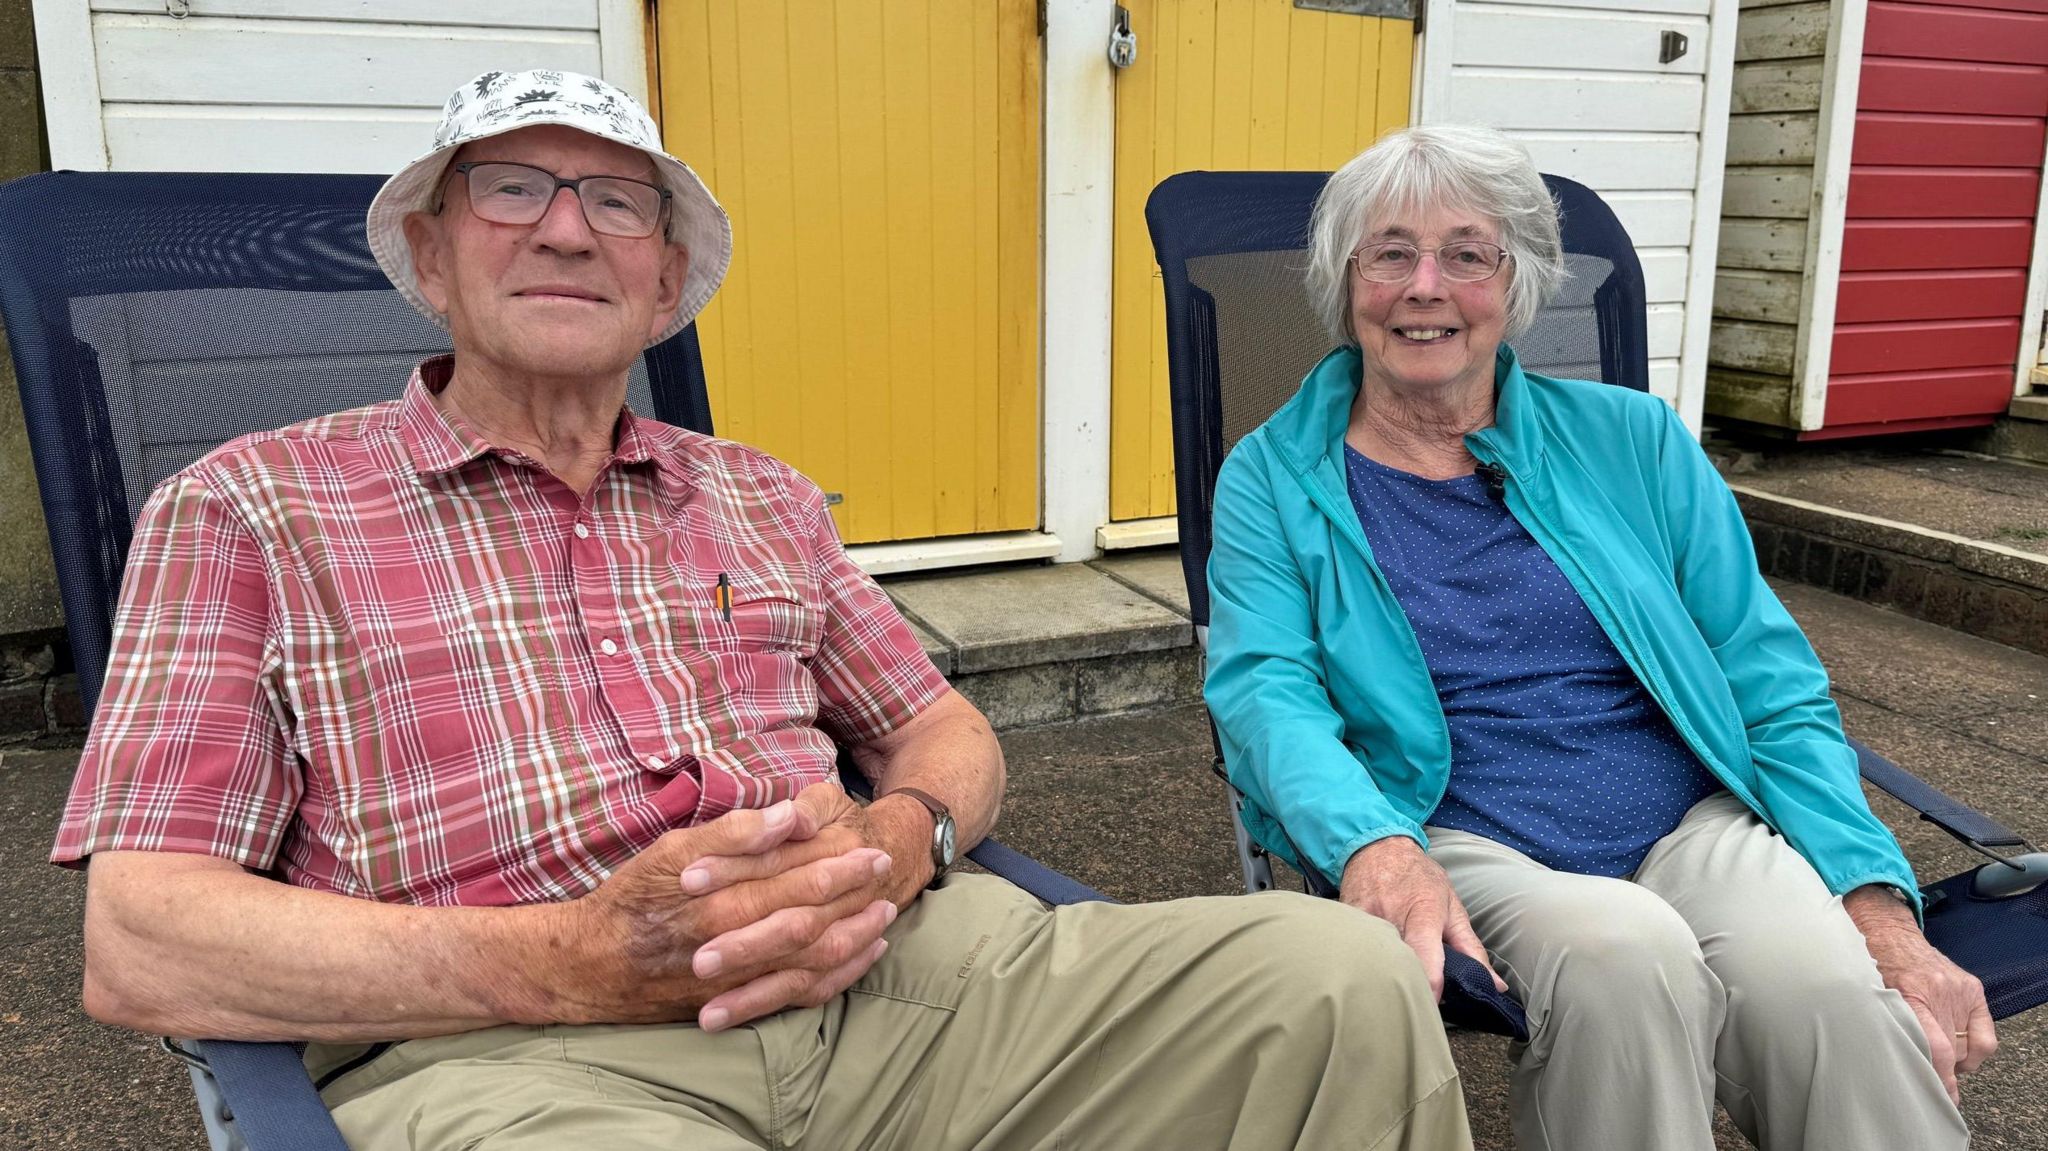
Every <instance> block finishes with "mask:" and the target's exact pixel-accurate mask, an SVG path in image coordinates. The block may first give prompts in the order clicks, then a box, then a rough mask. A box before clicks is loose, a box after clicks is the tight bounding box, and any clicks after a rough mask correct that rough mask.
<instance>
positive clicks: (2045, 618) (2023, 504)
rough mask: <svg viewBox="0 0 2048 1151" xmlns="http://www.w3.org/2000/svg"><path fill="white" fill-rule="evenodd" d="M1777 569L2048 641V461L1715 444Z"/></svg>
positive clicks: (1979, 629)
mask: <svg viewBox="0 0 2048 1151" xmlns="http://www.w3.org/2000/svg"><path fill="white" fill-rule="evenodd" d="M1709 454H1711V455H1714V456H1715V457H1716V460H1717V462H1718V463H1719V464H1720V465H1721V467H1722V473H1723V475H1724V476H1725V478H1726V479H1727V480H1728V484H1729V487H1730V488H1731V489H1733V491H1734V492H1735V498H1736V501H1737V503H1739V504H1740V505H1741V507H1742V511H1743V515H1744V516H1745V517H1746V518H1747V519H1748V521H1749V525H1750V533H1751V536H1752V538H1753V539H1754V540H1755V542H1756V549H1757V560H1758V563H1759V565H1760V566H1761V567H1762V568H1763V570H1764V572H1765V574H1767V575H1772V576H1777V577H1780V578H1784V579H1792V580H1799V581H1801V582H1803V583H1807V584H1811V585H1813V586H1815V587H1821V588H1826V589H1828V590H1831V591H1835V592H1838V593H1840V594H1843V595H1848V596H1854V597H1857V598H1859V599H1862V600H1865V601H1867V602H1870V603H1874V604H1879V605H1882V606H1885V607H1890V608H1893V609H1895V610H1897V611H1900V612H1903V613H1905V614H1907V615H1910V616H1913V617H1915V618H1918V619H1924V620H1927V621H1929V622H1931V623H1936V624H1940V625H1942V626H1944V627H1950V628H1954V629H1956V630H1958V631H1964V632H1968V633H1970V634H1972V635H1978V636H1982V637H1984V638H1986V639H1991V640H1996V641H1998V642H2000V643H2006V644H2011V645H2013V646H2015V647H2019V648H2024V649H2026V650H2028V651H2033V652H2041V653H2048V468H2044V467H2041V466H2037V465H2031V464H2026V463H2020V462H2015V461H2012V460H2005V459H1994V458H1991V457H1988V456H1984V455H1981V454H1976V453H1970V452H1961V451H1956V450H1953V449H1949V448H1944V447H1939V446H1930V445H1928V444H1918V445H1906V446H1898V445H1893V446H1884V447H1869V446H1858V445H1851V446H1846V447H1843V446H1831V445H1825V444H1800V445H1796V446H1792V447H1784V448H1772V447H1762V448H1761V449H1760V450H1759V449H1758V448H1757V445H1743V446H1741V447H1739V448H1737V447H1732V446H1730V445H1726V444H1714V443H1710V444H1709Z"/></svg>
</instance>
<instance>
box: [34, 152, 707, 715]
mask: <svg viewBox="0 0 2048 1151" xmlns="http://www.w3.org/2000/svg"><path fill="white" fill-rule="evenodd" d="M382 182H383V177H381V176H331V175H273V174H232V175H212V174H203V173H140V172H133V173H131V172H120V173H110V172H95V173H81V172H51V173H43V174H40V175H34V176H28V177H26V178H23V179H20V180H16V181H14V182H13V183H10V184H7V185H6V186H4V187H0V315H4V317H5V320H6V323H7V334H8V342H9V345H10V346H11V348H12V350H13V354H14V367H15V374H16V376H17V378H18V380H19V382H20V385H21V397H22V407H23V411H24V415H25V417H26V419H27V424H28V432H29V442H30V444H31V446H32V449H33V452H34V455H35V465H36V479H37V481H38V483H39V484H40V486H41V489H42V499H43V514H44V516H45V518H46V520H47V521H48V525H49V531H50V542H51V547H52V551H53V552H54V555H55V559H56V565H57V578H58V589H59V592H60V594H61V596H62V598H63V603H64V616H65V626H66V630H67V632H68V633H69V636H70V640H71V650H72V654H73V658H74V660H75V662H76V664H77V668H78V673H79V674H78V679H79V691H80V693H81V695H83V697H84V700H85V704H86V707H87V709H88V711H90V710H91V709H92V707H93V706H94V704H95V703H96V702H97V700H98V696H99V687H100V680H101V677H102V675H103V673H104V671H105V667H106V658H107V646H108V642H109V638H110V636H111V634H112V630H113V609H114V602H115V598H116V596H117V594H118V592H119V590H120V580H121V567H122V564H123V562H124V561H125V560H126V558H127V554H128V541H129V535H130V528H131V526H132V524H133V522H134V516H135V515H136V514H137V513H138V512H140V511H141V508H142V502H143V499H144V497H145V496H147V495H148V494H149V491H150V489H151V488H153V487H154V486H155V485H156V484H157V483H158V482H159V481H160V480H162V479H163V478H164V477H166V476H168V475H170V474H171V473H172V472H175V471H177V470H178V469H179V468H182V467H184V466H185V465H186V464H189V463H191V462H192V461H193V460H196V459H198V458H199V457H200V456H201V455H204V454H205V453H206V452H207V451H209V450H211V449H212V448H214V447H216V446H218V445H219V444H221V443H224V442H226V441H227V440H229V439H232V438H233V437H235V436H237V435H241V434H243V433H246V432H253V431H261V430H265V429H269V428H275V427H279V426H282V425H285V424H289V423H293V422H296V421H298V420H303V419H308V418H311V417H313V416H318V415H325V414H327V413H330V412H335V411H340V410H343V409H346V408H351V407H357V406H360V405H363V404H368V403H374V402H376V401H379V400H387V399H391V398H393V397H395V396H397V395H398V394H399V393H400V392H401V391H402V390H403V389H404V386H405V382H406V379H407V378H408V376H409V374H410V371H411V368H412V366H413V365H414V364H415V363H416V362H418V361H419V360H420V359H422V358H424V357H425V356H428V355H432V354H435V353H437V352H445V351H447V350H448V348H449V343H448V335H447V333H445V332H443V331H442V330H441V329H439V328H437V327H435V326H434V325H433V324H432V323H429V322H428V321H427V320H425V319H424V318H422V317H421V316H420V315H419V314H418V313H417V312H414V311H413V310H412V308H411V307H410V306H408V305H407V304H406V302H405V300H404V299H403V298H402V297H400V296H399V294H398V293H397V291H396V290H394V289H393V288H392V286H391V283H390V281H389V280H387V279H386V278H385V277H384V273H383V271H382V270H380V269H379V268H378V267H377V262H376V260H375V259H374V258H373V257H372V256H371V255H370V249H369V243H368V239H367V237H366V236H365V233H364V225H363V215H364V212H365V211H366V210H367V209H368V208H369V204H370V198H371V197H372V196H373V195H374V194H375V193H376V191H377V188H378V186H379V185H380V184H381V183H382ZM628 400H629V402H630V403H631V404H632V405H633V407H634V408H635V409H636V410H638V411H641V412H648V413H651V414H653V415H654V416H655V417H656V418H659V419H662V420H665V421H667V422H669V423H674V424H681V425H683V426H685V427H690V428H694V429H696V430H699V431H705V432H708V431H710V429H711V414H710V406H709V404H708V403H707V402H706V399H705V391H704V373H703V368H702V364H701V361H700V360H699V357H698V349H697V336H696V331H695V329H694V328H686V329H684V330H683V331H682V332H681V333H678V334H677V335H676V336H675V337H673V338H671V339H669V340H668V341H666V342H664V343H662V344H661V345H659V346H657V347H654V348H651V349H649V350H648V351H647V353H646V355H645V356H643V357H642V358H641V361H640V363H639V364H638V365H636V366H635V367H634V369H633V372H632V378H631V381H630V385H629V388H628Z"/></svg>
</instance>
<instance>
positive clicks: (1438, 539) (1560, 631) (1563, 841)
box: [1344, 447, 1720, 876]
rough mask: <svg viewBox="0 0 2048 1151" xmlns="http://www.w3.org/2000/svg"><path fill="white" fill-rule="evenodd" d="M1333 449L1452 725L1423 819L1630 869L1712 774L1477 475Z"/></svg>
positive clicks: (1594, 867)
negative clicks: (1432, 805)
mask: <svg viewBox="0 0 2048 1151" xmlns="http://www.w3.org/2000/svg"><path fill="white" fill-rule="evenodd" d="M1344 455H1345V460H1346V464H1347V468H1348V470H1349V472H1350V481H1351V482H1350V488H1351V502H1352V504H1353V506H1355V507H1356V508H1357V509H1358V519H1359V523H1360V524H1362V525H1363V526H1364V528H1365V538H1366V542H1367V543H1368V544H1370V545H1371V547H1372V554H1373V558H1374V559H1375V560H1377V561H1378V563H1379V567H1380V570H1381V571H1383V572H1384V573H1386V577H1387V580H1388V582H1389V583H1390V584H1391V585H1392V587H1393V591H1394V598H1395V599H1397V600H1399V601H1400V604H1401V608H1402V610H1403V611H1404V612H1405V613H1406V614H1407V616H1408V622H1409V623H1410V624H1411V625H1412V626H1413V627H1414V628H1415V636H1416V638H1417V639H1418V640H1420V641H1421V644H1422V656H1423V660H1424V661H1425V662H1426V663H1427V664H1428V665H1429V674H1430V678H1431V679H1432V680H1433V681H1434V682H1435V684H1436V693H1437V698H1438V699H1440V700H1441V701H1442V702H1443V708H1444V718H1445V719H1446V720H1447V721H1448V723H1449V726H1450V731H1451V779H1450V787H1449V790H1448V791H1447V792H1446V793H1445V795H1444V799H1443V802H1442V803H1441V804H1440V805H1438V807H1437V809H1436V812H1435V813H1434V814H1433V815H1431V816H1430V817H1429V819H1428V821H1427V822H1429V823H1431V824H1434V825H1436V826H1439V827H1449V828H1456V829H1458V830H1460V831H1469V832H1472V833H1474V834H1476V835H1483V836H1485V837H1486V838H1488V839H1491V840H1494V841H1495V842H1498V843H1504V844H1506V845H1508V846H1510V847H1513V848H1515V849H1517V850H1519V851H1521V852H1523V853H1524V854H1526V855H1528V856H1529V857H1530V858H1532V859H1534V860H1536V861H1537V862H1538V863H1541V864H1544V865H1545V866H1547V867H1551V868H1554V869H1557V870H1559V871H1571V872H1577V873H1580V874H1585V875H1606V876H1620V875H1628V874H1630V873H1632V872H1633V871H1635V869H1636V868H1637V867H1638V866H1639V865H1640V864H1641V863H1642V861H1643V856H1645V855H1647V854H1648V853H1649V850H1650V848H1651V846H1652V845H1653V844H1655V843H1656V842H1657V840H1658V839H1660V838H1662V837H1663V836H1665V835H1667V834H1669V833H1670V832H1671V831H1672V829H1674V828H1676V827H1677V826H1678V821H1679V820H1680V819H1681V818H1682V817H1683V816H1684V815H1685V812H1686V809H1688V808H1690V807H1691V806H1692V805H1693V804H1695V803H1698V802H1699V801H1700V800H1702V799H1704V798H1706V797H1707V796H1708V795H1711V794H1713V793H1714V792H1715V791H1718V790H1719V789H1720V784H1719V782H1718V781H1716V780H1715V779H1714V777H1713V776H1712V775H1711V774H1710V773H1708V771H1707V769H1706V768H1705V767H1704V766H1702V765H1701V763H1700V761H1699V759H1698V758H1697V757H1696V756H1694V755H1693V754H1692V752H1691V750H1690V749H1688V748H1687V747H1686V746H1685V743H1684V741H1683V740H1681V739H1680V738H1679V736H1678V732H1677V731H1676V730H1675V729H1673V727H1672V726H1671V721H1670V719H1669V718H1667V717H1666V716H1665V714H1664V712H1663V710H1662V709H1660V708H1659V707H1658V706H1657V701H1656V700H1654V699H1652V698H1651V697H1650V693H1649V692H1648V691H1646V690H1644V688H1643V685H1642V682H1641V681H1640V680H1638V679H1637V678H1636V675H1635V672H1634V671H1633V670H1631V669H1630V668H1629V666H1628V663H1627V662H1626V661H1625V660H1623V659H1622V658H1621V653H1620V652H1619V651H1617V650H1616V649H1615V646H1614V641H1613V640H1611V639H1609V638H1608V636H1607V633H1606V632H1605V631H1603V630H1602V629H1601V627H1600V623H1599V621H1598V620H1596V619H1595V618H1594V617H1593V613H1592V612H1591V611H1589V610H1588V609H1587V607H1586V604H1585V602H1584V601H1583V600H1581V599H1580V598H1579V594H1578V592H1577V590H1575V589H1574V588H1573V587H1572V585H1571V583H1570V581H1568V580H1566V579H1565V575H1564V572H1562V571H1561V570H1559V569H1558V566H1557V562H1556V561H1555V560H1553V559H1551V558H1550V555H1549V554H1548V553H1547V552H1545V551H1544V550H1543V548H1542V546H1541V545H1540V544H1538V543H1537V542H1536V540H1535V539H1534V537H1532V536H1530V534H1529V533H1528V531H1527V530H1526V529H1525V528H1523V527H1522V525H1521V524H1520V523H1519V522H1518V521H1517V520H1516V519H1515V517H1514V514H1513V513H1512V512H1510V511H1509V510H1508V508H1507V506H1506V505H1505V504H1504V503H1502V502H1501V501H1500V500H1498V499H1495V498H1494V497H1493V496H1492V494H1491V493H1489V492H1488V491H1487V488H1486V481H1485V480H1484V479H1483V478H1481V477H1479V476H1476V475H1474V476H1460V477H1457V478H1455V479H1449V480H1430V479H1424V478H1423V477H1421V476H1416V475H1411V474H1409V473H1407V472H1403V471H1399V470H1396V469H1394V468H1390V467H1387V466H1386V465H1384V464H1380V463H1377V462H1375V461H1373V460H1370V459H1367V458H1366V457H1365V456H1363V455H1361V454H1359V453H1358V452H1357V451H1356V450H1354V449H1351V448H1349V447H1347V448H1345V450H1344Z"/></svg>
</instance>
